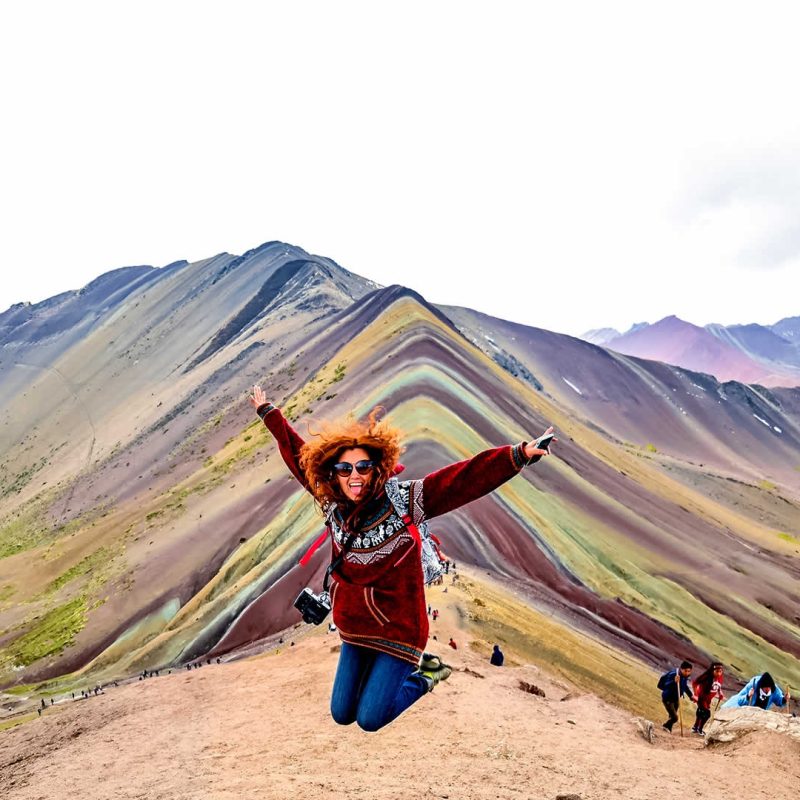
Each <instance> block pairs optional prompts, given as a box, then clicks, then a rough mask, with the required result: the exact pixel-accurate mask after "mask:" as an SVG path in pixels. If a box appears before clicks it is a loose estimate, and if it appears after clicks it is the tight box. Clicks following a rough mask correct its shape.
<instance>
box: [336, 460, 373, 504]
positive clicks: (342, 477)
mask: <svg viewBox="0 0 800 800" xmlns="http://www.w3.org/2000/svg"><path fill="white" fill-rule="evenodd" d="M348 464H349V465H350V467H351V469H350V470H349V474H348V468H347V466H346V465H348ZM367 465H369V467H367ZM357 467H360V468H361V470H362V472H364V474H361V473H360V472H359V471H358V469H357ZM374 471H375V470H374V467H373V466H372V461H371V459H370V456H369V453H368V452H367V451H366V450H364V448H363V447H350V448H348V449H347V450H342V452H341V453H339V456H338V457H337V459H336V464H334V467H333V472H334V480H336V481H338V482H339V488H340V489H341V490H342V494H343V495H344V496H345V497H346V498H348V500H352V501H353V502H358V500H359V498H361V497H363V496H364V495H365V494H366V493H367V487H368V486H369V482H370V481H371V480H372V474H373V472H374Z"/></svg>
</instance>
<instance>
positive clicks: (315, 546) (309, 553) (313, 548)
mask: <svg viewBox="0 0 800 800" xmlns="http://www.w3.org/2000/svg"><path fill="white" fill-rule="evenodd" d="M330 532H331V529H330V528H325V530H324V531H322V533H321V534H320V535H319V536H318V537H317V538H316V539H314V542H313V543H312V545H311V547H309V548H308V550H306V552H305V554H304V555H303V557H302V558H301V559H300V560H299V561H298V562H297V563H298V564H299V565H300V566H301V567H304V566H305V565H306V564H308V562H309V561H311V559H312V557H313V555H314V553H316V552H317V550H319V548H320V547H322V545H323V543H324V541H325V540H326V539H327V538H328V534H329V533H330Z"/></svg>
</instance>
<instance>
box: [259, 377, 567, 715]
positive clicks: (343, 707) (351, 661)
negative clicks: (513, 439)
mask: <svg viewBox="0 0 800 800" xmlns="http://www.w3.org/2000/svg"><path fill="white" fill-rule="evenodd" d="M250 399H251V402H252V404H253V406H254V407H255V409H256V412H257V414H258V416H259V417H261V419H262V420H263V421H264V424H265V425H266V426H267V428H268V429H269V431H270V433H272V435H273V436H274V437H275V440H276V442H277V444H278V449H279V450H280V453H281V456H282V457H283V460H284V461H285V463H286V465H287V467H288V468H289V470H290V471H291V473H292V474H293V475H294V477H295V478H296V479H297V480H298V481H299V482H300V483H301V484H302V485H303V486H304V487H305V488H306V489H307V490H308V491H309V492H310V493H311V494H312V495H313V497H314V500H315V501H316V503H317V504H318V505H319V507H320V509H321V510H322V512H323V514H324V515H325V519H326V522H327V524H328V528H329V530H330V532H331V548H332V557H333V559H337V558H338V557H340V556H341V559H340V563H339V565H338V566H337V567H336V569H335V571H334V572H333V575H332V576H331V577H332V578H333V585H332V588H331V590H330V600H331V605H332V607H333V622H334V624H335V625H336V627H337V629H338V632H339V636H340V637H341V640H342V647H341V650H340V653H339V662H338V665H337V668H336V677H335V678H334V683H333V691H332V694H331V715H332V717H333V719H334V720H335V721H336V722H337V723H339V724H341V725H350V724H352V723H353V722H357V723H358V725H359V727H361V728H362V729H363V730H366V731H377V730H379V729H380V728H382V727H383V726H384V725H387V724H388V723H390V722H391V721H392V720H394V719H395V718H397V717H398V716H399V715H400V714H402V713H403V711H405V710H406V709H407V708H409V707H410V706H411V705H412V704H413V703H415V702H416V701H417V700H419V699H420V698H421V697H422V696H423V695H425V694H427V693H428V692H430V691H432V690H433V687H434V686H435V685H436V684H437V683H438V682H439V681H441V680H444V679H446V678H447V677H448V676H449V675H450V671H451V670H450V667H448V666H447V665H446V664H444V663H443V662H442V660H441V659H440V658H439V657H438V656H435V655H431V654H429V653H425V652H424V648H425V645H426V643H427V641H428V616H427V613H426V605H425V592H424V589H425V586H424V580H423V573H422V566H421V561H420V539H419V533H418V531H417V529H416V526H417V525H419V524H421V523H422V522H423V521H425V520H428V519H432V518H433V517H436V516H439V515H440V514H445V513H447V512H448V511H452V510H453V509H455V508H459V507H460V506H463V505H465V504H466V503H469V502H471V501H472V500H476V499H478V498H479V497H483V496H484V495H486V494H488V493H490V492H492V491H494V490H495V489H496V488H497V487H499V486H500V485H502V484H503V483H505V482H506V481H507V480H509V479H510V478H513V477H514V476H515V475H517V474H518V473H519V472H520V470H521V469H522V468H523V467H524V466H525V465H526V464H529V463H532V460H538V458H539V457H541V456H546V455H548V454H549V453H548V450H542V449H539V448H537V447H536V442H535V441H534V442H520V443H519V444H516V445H506V446H504V447H496V448H493V449H491V450H485V451H484V452H482V453H479V454H478V455H476V456H473V457H472V458H470V459H467V460H465V461H460V462H458V463H456V464H451V465H450V466H447V467H444V468H443V469H440V470H437V471H436V472H433V473H431V474H430V475H427V476H426V477H425V478H423V479H422V480H413V481H397V482H396V486H395V484H393V486H392V488H393V491H394V490H395V488H396V490H397V492H398V493H399V498H400V500H401V501H402V504H403V505H404V507H405V509H406V510H407V513H406V514H404V517H405V519H404V517H401V515H400V513H398V511H397V509H396V508H395V503H394V502H393V501H392V500H391V499H390V498H389V496H388V494H387V483H388V481H389V480H390V479H391V480H394V481H396V478H394V477H393V476H394V474H395V468H396V467H397V465H398V459H399V456H400V452H401V446H400V433H399V431H398V430H397V429H395V428H392V427H391V426H390V425H389V424H388V423H387V422H386V420H379V419H378V409H376V410H375V411H373V412H372V413H371V414H370V415H369V418H368V420H366V421H365V422H359V421H357V420H354V419H352V418H351V419H348V420H347V421H345V422H341V423H339V424H336V425H332V426H329V427H327V428H325V429H323V431H322V432H320V433H318V434H316V435H314V436H313V437H312V438H311V440H310V441H308V442H305V441H304V440H303V439H302V437H301V436H300V435H299V434H298V433H297V431H295V430H294V428H293V427H292V426H291V425H290V424H289V422H288V421H287V420H286V419H285V417H284V416H283V414H281V412H280V410H279V409H277V408H275V407H274V406H273V405H272V404H271V403H269V402H268V401H267V398H266V395H265V394H264V392H263V390H262V389H261V387H260V386H254V387H253V390H252V393H251V395H250ZM546 433H547V434H550V433H552V428H549V429H548V430H547V432H546ZM552 441H556V440H555V439H553V440H552Z"/></svg>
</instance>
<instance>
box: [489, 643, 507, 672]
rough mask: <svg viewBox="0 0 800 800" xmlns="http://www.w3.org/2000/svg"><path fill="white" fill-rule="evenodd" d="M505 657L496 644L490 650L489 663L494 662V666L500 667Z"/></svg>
mask: <svg viewBox="0 0 800 800" xmlns="http://www.w3.org/2000/svg"><path fill="white" fill-rule="evenodd" d="M505 659H506V657H505V656H504V655H503V651H502V650H501V649H500V645H499V644H496V645H495V646H494V649H493V650H492V657H491V658H490V659H489V663H490V664H494V666H496V667H502V666H503V662H504V661H505Z"/></svg>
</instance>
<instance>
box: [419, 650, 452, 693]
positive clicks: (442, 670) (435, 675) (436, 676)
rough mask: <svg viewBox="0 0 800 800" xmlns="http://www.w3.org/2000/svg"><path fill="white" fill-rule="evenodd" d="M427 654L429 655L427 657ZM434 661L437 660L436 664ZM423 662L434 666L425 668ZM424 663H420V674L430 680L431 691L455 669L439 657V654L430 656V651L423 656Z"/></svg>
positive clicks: (429, 687) (429, 688)
mask: <svg viewBox="0 0 800 800" xmlns="http://www.w3.org/2000/svg"><path fill="white" fill-rule="evenodd" d="M426 656H427V657H428V658H427V659H426ZM434 661H435V662H436V663H435V665H434ZM422 664H427V665H430V666H431V667H432V668H431V669H425V668H423V666H422ZM422 664H421V665H420V669H419V673H418V674H420V675H422V677H423V678H425V680H426V681H427V682H428V691H429V692H432V691H433V687H434V686H436V684H437V683H439V681H446V680H447V679H448V678H449V677H450V674H451V673H452V671H453V670H452V669H450V667H448V666H447V664H443V663H442V660H441V659H440V658H439V656H430V655H429V654H428V653H426V654H425V655H424V656H423V657H422Z"/></svg>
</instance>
